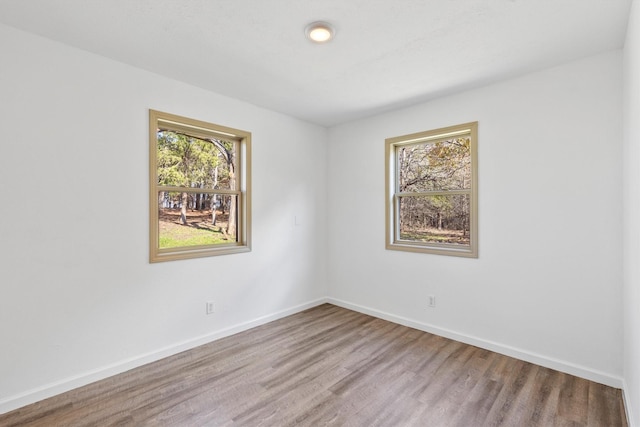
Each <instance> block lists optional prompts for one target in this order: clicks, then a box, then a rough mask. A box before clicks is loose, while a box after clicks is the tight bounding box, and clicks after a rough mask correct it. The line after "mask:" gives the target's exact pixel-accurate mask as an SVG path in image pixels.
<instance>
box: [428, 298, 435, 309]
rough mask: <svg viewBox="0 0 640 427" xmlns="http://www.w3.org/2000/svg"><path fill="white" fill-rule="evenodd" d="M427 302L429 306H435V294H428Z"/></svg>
mask: <svg viewBox="0 0 640 427" xmlns="http://www.w3.org/2000/svg"><path fill="white" fill-rule="evenodd" d="M428 304H429V307H431V308H435V306H436V296H435V295H429V298H428Z"/></svg>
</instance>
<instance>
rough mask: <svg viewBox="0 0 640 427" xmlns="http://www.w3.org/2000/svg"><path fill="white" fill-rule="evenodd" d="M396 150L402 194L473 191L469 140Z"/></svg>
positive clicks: (454, 140) (422, 144) (429, 143)
mask: <svg viewBox="0 0 640 427" xmlns="http://www.w3.org/2000/svg"><path fill="white" fill-rule="evenodd" d="M397 150H398V152H397V155H398V185H399V191H400V192H401V193H418V192H426V191H442V190H462V189H470V188H471V140H470V138H469V137H460V138H453V139H450V140H445V141H434V142H427V143H420V144H414V145H403V146H399V147H398V148H397Z"/></svg>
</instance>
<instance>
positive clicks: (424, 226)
mask: <svg viewBox="0 0 640 427" xmlns="http://www.w3.org/2000/svg"><path fill="white" fill-rule="evenodd" d="M399 203H400V206H399V219H400V227H399V228H400V236H399V238H400V240H406V241H411V242H429V243H448V244H457V245H467V246H468V245H469V244H470V240H471V238H470V216H469V212H470V203H471V198H470V196H469V195H468V194H454V195H440V196H405V197H400V201H399Z"/></svg>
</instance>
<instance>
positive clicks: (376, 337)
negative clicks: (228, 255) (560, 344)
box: [0, 304, 627, 427]
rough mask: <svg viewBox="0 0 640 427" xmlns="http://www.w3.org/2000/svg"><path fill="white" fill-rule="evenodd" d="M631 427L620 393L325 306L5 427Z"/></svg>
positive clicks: (39, 407) (68, 398)
mask: <svg viewBox="0 0 640 427" xmlns="http://www.w3.org/2000/svg"><path fill="white" fill-rule="evenodd" d="M112 425H118V426H149V425H151V426H158V425H161V426H293V425H300V426H324V425H333V426H367V427H369V426H394V427H395V426H465V427H474V426H497V425H503V426H598V427H601V426H602V427H604V426H607V427H613V426H626V425H627V424H626V421H625V417H624V410H623V406H622V399H621V392H620V390H617V389H614V388H611V387H607V386H604V385H601V384H597V383H594V382H590V381H587V380H584V379H580V378H577V377H574V376H571V375H567V374H563V373H560V372H557V371H553V370H551V369H546V368H542V367H540V366H536V365H533V364H530V363H526V362H523V361H520V360H517V359H513V358H510V357H506V356H502V355H499V354H496V353H493V352H490V351H487V350H482V349H480V348H477V347H473V346H469V345H466V344H461V343H459V342H456V341H452V340H449V339H445V338H442V337H438V336H436V335H432V334H428V333H425V332H421V331H418V330H415V329H411V328H407V327H404V326H399V325H396V324H394V323H390V322H386V321H384V320H380V319H376V318H374V317H370V316H367V315H364V314H360V313H356V312H353V311H350V310H345V309H343V308H339V307H335V306H333V305H329V304H325V305H322V306H319V307H315V308H312V309H310V310H307V311H304V312H302V313H298V314H295V315H293V316H289V317H286V318H284V319H281V320H278V321H275V322H271V323H269V324H267V325H263V326H260V327H257V328H254V329H251V330H249V331H246V332H243V333H240V334H237V335H234V336H231V337H228V338H224V339H222V340H218V341H216V342H213V343H211V344H207V345H205V346H202V347H198V348H196V349H194V350H190V351H187V352H184V353H181V354H178V355H176V356H173V357H170V358H167V359H163V360H161V361H159V362H155V363H152V364H149V365H146V366H143V367H141V368H138V369H134V370H132V371H129V372H125V373H123V374H120V375H117V376H115V377H112V378H109V379H106V380H103V381H99V382H97V383H94V384H91V385H88V386H86V387H82V388H79V389H77V390H74V391H71V392H68V393H65V394H63V395H60V396H56V397H54V398H51V399H48V400H45V401H42V402H39V403H36V404H33V405H30V406H27V407H24V408H22V409H18V410H16V411H13V412H10V413H7V414H5V415H0V426H47V427H49V426H112Z"/></svg>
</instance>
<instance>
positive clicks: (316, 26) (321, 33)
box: [305, 22, 334, 43]
mask: <svg viewBox="0 0 640 427" xmlns="http://www.w3.org/2000/svg"><path fill="white" fill-rule="evenodd" d="M305 34H306V35H307V37H308V38H309V40H311V41H312V42H316V43H326V42H328V41H329V40H331V39H332V38H333V34H334V31H333V27H332V26H331V25H329V24H327V23H326V22H312V23H311V24H309V25H307V28H306V29H305Z"/></svg>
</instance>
